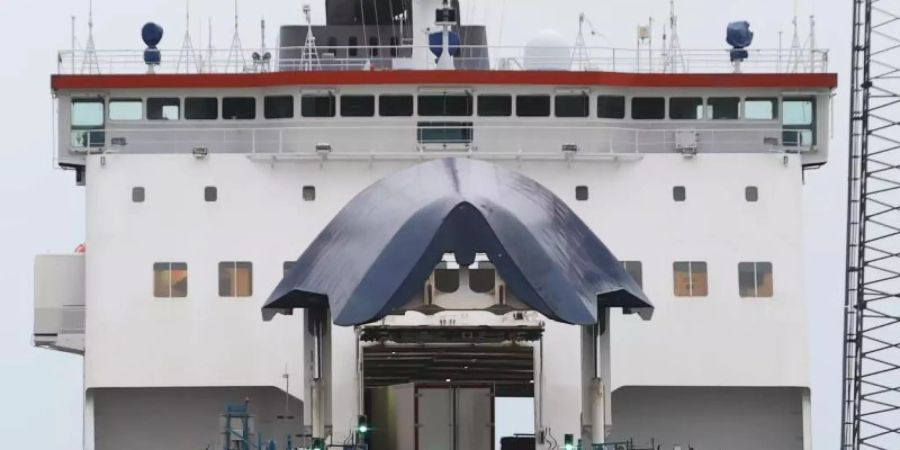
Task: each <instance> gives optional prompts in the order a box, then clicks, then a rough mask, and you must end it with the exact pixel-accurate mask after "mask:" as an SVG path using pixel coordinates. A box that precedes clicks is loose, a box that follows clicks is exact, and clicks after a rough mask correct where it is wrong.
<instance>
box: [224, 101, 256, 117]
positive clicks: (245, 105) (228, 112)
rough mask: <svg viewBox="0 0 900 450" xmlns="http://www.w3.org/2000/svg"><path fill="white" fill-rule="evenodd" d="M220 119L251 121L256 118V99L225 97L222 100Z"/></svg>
mask: <svg viewBox="0 0 900 450" xmlns="http://www.w3.org/2000/svg"><path fill="white" fill-rule="evenodd" d="M222 118H223V119H228V120H252V119H255V118H256V98H254V97H225V98H223V99H222Z"/></svg>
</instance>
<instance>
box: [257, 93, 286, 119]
mask: <svg viewBox="0 0 900 450" xmlns="http://www.w3.org/2000/svg"><path fill="white" fill-rule="evenodd" d="M263 110H264V111H263V115H265V117H266V119H291V118H293V117H294V96H292V95H278V96H272V97H266V98H265V99H264V100H263Z"/></svg>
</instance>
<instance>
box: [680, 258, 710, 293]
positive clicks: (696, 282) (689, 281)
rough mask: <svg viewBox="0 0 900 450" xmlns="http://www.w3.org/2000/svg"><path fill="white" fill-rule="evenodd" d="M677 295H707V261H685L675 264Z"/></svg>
mask: <svg viewBox="0 0 900 450" xmlns="http://www.w3.org/2000/svg"><path fill="white" fill-rule="evenodd" d="M673 271H674V275H675V280H674V283H675V296H676V297H706V296H707V295H709V286H708V283H709V280H708V278H709V277H708V272H707V268H706V263H705V262H700V261H683V262H676V263H675V264H674V265H673Z"/></svg>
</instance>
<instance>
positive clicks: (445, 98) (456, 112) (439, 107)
mask: <svg viewBox="0 0 900 450" xmlns="http://www.w3.org/2000/svg"><path fill="white" fill-rule="evenodd" d="M472 103H473V101H472V95H471V94H439V95H419V115H420V116H425V117H428V116H447V117H454V116H471V115H472V109H473V104H472Z"/></svg>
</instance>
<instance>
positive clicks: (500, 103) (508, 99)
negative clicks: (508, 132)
mask: <svg viewBox="0 0 900 450" xmlns="http://www.w3.org/2000/svg"><path fill="white" fill-rule="evenodd" d="M478 115H479V116H480V117H510V116H512V96H511V95H479V96H478Z"/></svg>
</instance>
